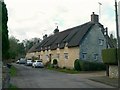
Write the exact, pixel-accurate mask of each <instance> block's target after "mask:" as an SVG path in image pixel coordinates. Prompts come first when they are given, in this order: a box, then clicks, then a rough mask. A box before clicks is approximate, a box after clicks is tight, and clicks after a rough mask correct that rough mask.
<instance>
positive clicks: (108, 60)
mask: <svg viewBox="0 0 120 90" xmlns="http://www.w3.org/2000/svg"><path fill="white" fill-rule="evenodd" d="M116 50H117V49H116V48H110V49H104V50H102V59H103V63H105V64H108V65H117V64H118V61H117V51H116ZM118 56H119V55H118Z"/></svg>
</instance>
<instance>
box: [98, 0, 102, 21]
mask: <svg viewBox="0 0 120 90" xmlns="http://www.w3.org/2000/svg"><path fill="white" fill-rule="evenodd" d="M98 4H99V18H100V19H101V5H102V3H100V2H98Z"/></svg>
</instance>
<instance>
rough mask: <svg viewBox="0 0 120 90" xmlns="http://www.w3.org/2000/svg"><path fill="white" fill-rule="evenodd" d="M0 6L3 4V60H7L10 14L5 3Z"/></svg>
mask: <svg viewBox="0 0 120 90" xmlns="http://www.w3.org/2000/svg"><path fill="white" fill-rule="evenodd" d="M0 4H2V58H3V60H5V59H8V58H9V53H8V50H9V40H8V27H7V21H8V13H7V8H6V5H5V3H4V2H2V3H0Z"/></svg>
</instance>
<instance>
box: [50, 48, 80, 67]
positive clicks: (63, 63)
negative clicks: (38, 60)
mask: <svg viewBox="0 0 120 90" xmlns="http://www.w3.org/2000/svg"><path fill="white" fill-rule="evenodd" d="M64 53H68V59H65V58H64ZM57 54H59V58H57ZM54 59H57V61H58V66H59V67H60V68H63V67H66V68H69V69H73V68H74V61H75V60H76V59H79V47H72V48H68V47H65V48H64V49H57V50H52V61H51V63H53V60H54Z"/></svg>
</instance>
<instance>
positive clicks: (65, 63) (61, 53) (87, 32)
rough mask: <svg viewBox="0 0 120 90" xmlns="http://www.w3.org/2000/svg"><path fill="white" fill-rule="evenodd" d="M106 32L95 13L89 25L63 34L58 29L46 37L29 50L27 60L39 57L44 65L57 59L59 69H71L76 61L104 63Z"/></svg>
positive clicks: (74, 28) (77, 27) (70, 29)
mask: <svg viewBox="0 0 120 90" xmlns="http://www.w3.org/2000/svg"><path fill="white" fill-rule="evenodd" d="M104 31H105V29H104V27H103V25H102V24H100V23H99V16H98V15H96V14H94V12H93V14H92V15H91V21H89V22H87V23H84V24H82V25H80V26H76V27H73V28H69V29H67V30H64V31H62V32H59V29H58V27H57V28H56V29H55V30H54V35H51V36H48V37H47V35H45V36H44V39H43V40H42V42H40V43H39V44H36V45H34V46H33V47H32V48H31V49H30V50H29V52H28V53H27V54H26V58H32V57H39V58H40V59H41V60H42V61H43V63H44V64H45V63H46V62H48V61H51V63H53V59H57V61H58V66H59V67H61V68H63V67H66V68H70V69H72V68H73V67H74V61H75V60H76V59H80V60H89V61H93V62H102V57H101V51H102V49H105V48H106V38H105V37H106V35H105V34H104Z"/></svg>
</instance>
